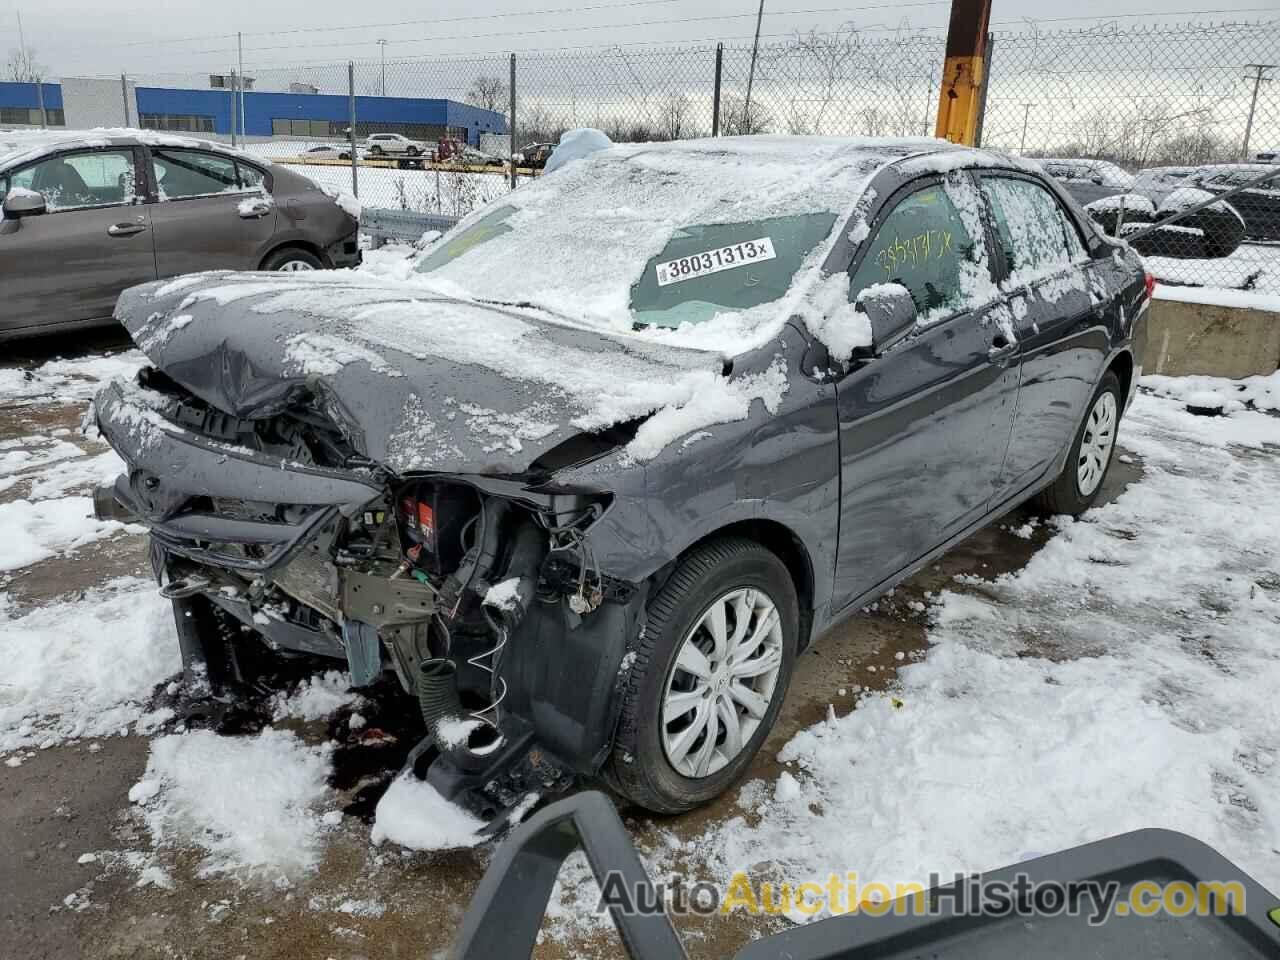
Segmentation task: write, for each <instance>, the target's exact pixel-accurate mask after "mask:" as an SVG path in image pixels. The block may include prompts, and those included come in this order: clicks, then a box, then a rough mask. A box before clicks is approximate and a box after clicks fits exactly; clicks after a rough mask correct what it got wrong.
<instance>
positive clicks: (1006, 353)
mask: <svg viewBox="0 0 1280 960" xmlns="http://www.w3.org/2000/svg"><path fill="white" fill-rule="evenodd" d="M1017 352H1018V342H1017V341H1016V340H1010V339H1009V338H1008V337H1006V336H1005V335H1004V334H1002V333H997V334H996V335H995V337H993V338H992V340H991V347H990V348H989V349H988V350H987V359H988V360H990V361H991V362H992V363H1002V362H1004V361H1005V360H1008V359H1009V358H1010V357H1012V356H1013V355H1014V354H1015V353H1017Z"/></svg>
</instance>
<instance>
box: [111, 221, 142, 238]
mask: <svg viewBox="0 0 1280 960" xmlns="http://www.w3.org/2000/svg"><path fill="white" fill-rule="evenodd" d="M145 229H147V228H146V226H144V225H143V224H141V223H113V224H112V225H111V226H109V227H107V233H109V234H110V235H111V236H113V237H131V236H133V235H134V234H135V233H141V232H142V231H143V230H145Z"/></svg>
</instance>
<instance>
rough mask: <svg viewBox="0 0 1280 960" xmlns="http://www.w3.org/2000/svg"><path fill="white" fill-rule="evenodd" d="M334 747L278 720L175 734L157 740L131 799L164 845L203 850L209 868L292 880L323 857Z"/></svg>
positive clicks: (203, 868)
mask: <svg viewBox="0 0 1280 960" xmlns="http://www.w3.org/2000/svg"><path fill="white" fill-rule="evenodd" d="M329 754H330V748H329V747H328V746H327V745H326V746H308V745H307V744H305V743H304V742H303V741H302V740H301V739H299V738H298V737H297V736H295V735H294V734H292V733H288V732H285V731H281V730H275V729H272V728H271V727H267V728H266V729H264V730H263V731H262V732H261V733H259V734H258V735H257V736H253V737H223V736H219V735H218V734H216V733H213V732H212V731H209V730H193V731H190V732H188V733H182V734H171V735H169V736H164V737H161V738H159V739H157V740H156V741H155V742H154V743H152V745H151V756H150V758H149V759H148V761H147V769H146V772H145V773H144V774H143V777H142V779H141V780H140V781H138V783H137V784H135V785H134V788H133V789H132V790H131V791H130V799H131V800H133V801H134V802H135V803H138V804H139V805H141V806H142V808H143V817H144V819H145V820H146V824H147V828H148V830H149V831H150V832H151V837H152V842H153V843H154V844H155V845H156V846H157V847H164V846H166V845H170V844H175V843H176V844H181V845H194V846H196V847H198V848H200V849H201V850H202V851H203V859H202V862H201V864H200V869H199V873H200V875H201V876H209V875H211V874H220V873H230V874H235V875H236V876H238V877H241V878H243V879H246V880H248V879H254V880H266V881H269V882H274V883H276V884H277V885H287V884H288V883H290V882H292V880H294V879H295V878H297V877H299V876H301V875H303V874H305V873H307V872H309V871H312V870H314V869H315V868H316V866H317V865H318V864H319V863H320V858H321V854H322V842H321V841H322V834H323V832H324V827H325V823H324V820H323V812H324V811H323V809H322V807H323V801H324V800H325V798H326V797H327V796H328V793H329V790H328V787H327V786H326V779H327V777H328V775H329V770H330V759H329Z"/></svg>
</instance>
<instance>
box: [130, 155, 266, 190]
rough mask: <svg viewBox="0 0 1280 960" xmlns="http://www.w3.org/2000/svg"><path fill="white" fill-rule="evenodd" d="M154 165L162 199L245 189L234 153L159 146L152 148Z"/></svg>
mask: <svg viewBox="0 0 1280 960" xmlns="http://www.w3.org/2000/svg"><path fill="white" fill-rule="evenodd" d="M152 165H153V167H154V169H155V176H156V184H157V186H158V187H159V189H160V198H161V199H162V200H183V199H187V198H190V197H208V196H214V195H217V194H220V193H238V192H240V191H241V190H242V189H244V188H243V187H242V186H241V184H240V176H239V174H238V173H237V172H236V166H237V165H236V162H235V161H234V160H232V159H231V158H230V157H222V156H218V155H217V154H213V153H201V152H199V151H197V150H174V149H156V150H153V151H152ZM242 169H247V168H242Z"/></svg>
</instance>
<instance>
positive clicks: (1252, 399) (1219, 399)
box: [1138, 371, 1280, 414]
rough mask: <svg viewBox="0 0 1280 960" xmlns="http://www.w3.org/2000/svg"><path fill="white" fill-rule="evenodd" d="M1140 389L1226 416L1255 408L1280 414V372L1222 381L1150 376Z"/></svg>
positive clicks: (1143, 381) (1217, 379)
mask: <svg viewBox="0 0 1280 960" xmlns="http://www.w3.org/2000/svg"><path fill="white" fill-rule="evenodd" d="M1138 385H1139V386H1141V387H1143V388H1144V389H1147V390H1150V391H1151V392H1152V393H1155V394H1158V395H1159V396H1162V397H1172V398H1173V399H1175V400H1181V401H1182V402H1184V403H1186V404H1187V405H1188V406H1193V407H1220V408H1222V412H1223V413H1226V414H1231V413H1235V412H1237V411H1239V410H1244V409H1245V408H1246V407H1253V408H1254V409H1255V410H1280V371H1277V372H1276V373H1273V374H1271V375H1270V376H1267V377H1246V378H1244V379H1243V380H1227V379H1225V378H1223V377H1206V376H1192V377H1165V376H1161V375H1159V374H1149V375H1147V376H1145V377H1142V378H1141V379H1139V380H1138Z"/></svg>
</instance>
